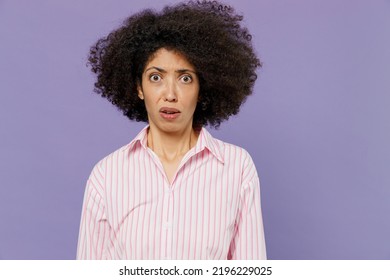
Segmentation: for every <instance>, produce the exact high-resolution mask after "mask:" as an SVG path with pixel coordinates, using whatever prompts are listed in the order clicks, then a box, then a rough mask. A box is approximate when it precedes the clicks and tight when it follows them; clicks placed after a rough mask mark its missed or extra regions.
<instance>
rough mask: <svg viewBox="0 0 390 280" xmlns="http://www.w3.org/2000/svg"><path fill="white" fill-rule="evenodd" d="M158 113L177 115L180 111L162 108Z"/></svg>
mask: <svg viewBox="0 0 390 280" xmlns="http://www.w3.org/2000/svg"><path fill="white" fill-rule="evenodd" d="M160 113H164V114H177V113H180V111H179V110H177V109H175V108H169V107H162V108H161V109H160Z"/></svg>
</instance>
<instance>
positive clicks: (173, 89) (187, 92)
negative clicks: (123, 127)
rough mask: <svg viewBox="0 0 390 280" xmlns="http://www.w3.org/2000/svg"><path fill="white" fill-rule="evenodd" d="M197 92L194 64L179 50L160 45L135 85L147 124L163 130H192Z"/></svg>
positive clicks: (197, 85) (167, 131)
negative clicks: (139, 81) (143, 104)
mask: <svg viewBox="0 0 390 280" xmlns="http://www.w3.org/2000/svg"><path fill="white" fill-rule="evenodd" d="M198 94H199V80H198V76H197V75H196V71H195V67H194V66H193V65H192V64H191V63H190V62H189V61H188V60H187V59H186V58H185V57H184V56H183V55H181V54H180V53H178V52H176V51H173V50H167V49H164V48H162V49H159V50H158V51H156V52H155V53H154V54H153V56H152V57H151V59H150V60H149V61H148V63H147V64H146V66H145V69H144V72H143V74H142V85H139V86H138V96H139V98H141V99H143V100H144V102H145V107H146V111H147V113H148V120H149V125H150V127H151V128H153V129H158V130H160V131H163V132H166V133H173V132H183V131H185V130H186V129H192V121H193V115H194V111H195V107H196V104H197V102H198Z"/></svg>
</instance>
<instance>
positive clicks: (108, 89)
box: [89, 1, 261, 127]
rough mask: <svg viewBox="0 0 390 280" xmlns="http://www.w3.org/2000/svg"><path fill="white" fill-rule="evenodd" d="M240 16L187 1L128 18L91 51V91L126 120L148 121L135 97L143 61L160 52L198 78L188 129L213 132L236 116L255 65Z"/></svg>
mask: <svg viewBox="0 0 390 280" xmlns="http://www.w3.org/2000/svg"><path fill="white" fill-rule="evenodd" d="M242 19H243V17H242V16H241V15H238V14H236V13H235V11H234V9H233V8H232V7H230V6H227V5H224V4H222V3H220V2H218V1H212V2H209V1H197V2H195V1H190V2H188V3H180V4H177V5H174V6H167V7H165V8H164V9H163V10H162V11H161V12H156V11H153V10H150V9H147V10H144V11H142V12H139V13H137V14H135V15H132V16H130V17H129V18H128V19H127V20H125V22H124V23H123V26H121V27H120V28H118V29H117V30H114V31H113V32H111V33H110V34H109V35H108V36H107V37H105V38H102V39H100V40H98V41H97V43H96V44H95V45H94V46H93V47H91V49H90V55H89V65H90V66H91V68H92V71H93V72H94V73H95V74H97V81H96V83H95V90H94V91H95V92H96V93H98V94H100V95H101V96H102V97H105V98H107V99H108V100H109V101H110V102H111V103H112V104H114V105H115V106H117V107H118V108H119V109H120V110H121V111H123V113H124V115H126V116H127V117H128V118H129V119H131V120H136V121H145V122H147V121H148V117H147V112H146V108H145V105H144V102H143V100H141V99H140V98H139V97H138V95H137V84H139V85H140V84H141V81H142V78H141V77H142V73H143V71H144V67H145V65H146V64H147V62H148V60H149V58H151V56H152V55H153V54H154V53H155V52H156V51H157V50H158V49H160V48H166V49H169V50H175V51H178V52H179V53H181V54H183V55H184V56H185V57H186V58H187V59H188V61H189V62H190V63H192V65H194V67H195V69H196V72H197V75H198V76H199V86H200V87H199V101H198V104H197V106H196V109H195V113H194V119H193V126H194V127H201V126H203V125H206V124H209V125H210V126H213V127H218V126H219V125H220V123H221V122H222V121H223V120H227V119H228V118H229V116H231V115H235V114H237V113H238V112H239V109H240V106H241V104H242V103H243V102H244V101H245V100H246V98H247V96H248V95H250V94H251V93H252V90H253V85H254V83H255V80H256V78H257V75H256V68H257V67H260V66H261V62H260V60H259V59H258V58H257V56H256V54H255V53H254V50H253V47H252V44H251V39H252V36H251V35H250V34H249V32H248V30H247V29H246V28H245V27H242V26H241V25H240V23H241V21H242Z"/></svg>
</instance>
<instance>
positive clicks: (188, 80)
mask: <svg viewBox="0 0 390 280" xmlns="http://www.w3.org/2000/svg"><path fill="white" fill-rule="evenodd" d="M180 80H181V81H182V82H183V83H185V84H189V83H191V82H192V77H191V76H190V75H183V76H181V77H180Z"/></svg>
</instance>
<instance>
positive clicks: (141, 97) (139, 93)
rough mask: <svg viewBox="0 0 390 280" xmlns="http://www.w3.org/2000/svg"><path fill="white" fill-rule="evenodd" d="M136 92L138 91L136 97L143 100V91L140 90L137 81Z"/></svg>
mask: <svg viewBox="0 0 390 280" xmlns="http://www.w3.org/2000/svg"><path fill="white" fill-rule="evenodd" d="M137 92H138V97H139V98H140V99H142V100H144V92H143V91H142V87H141V86H140V84H139V83H137Z"/></svg>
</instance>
